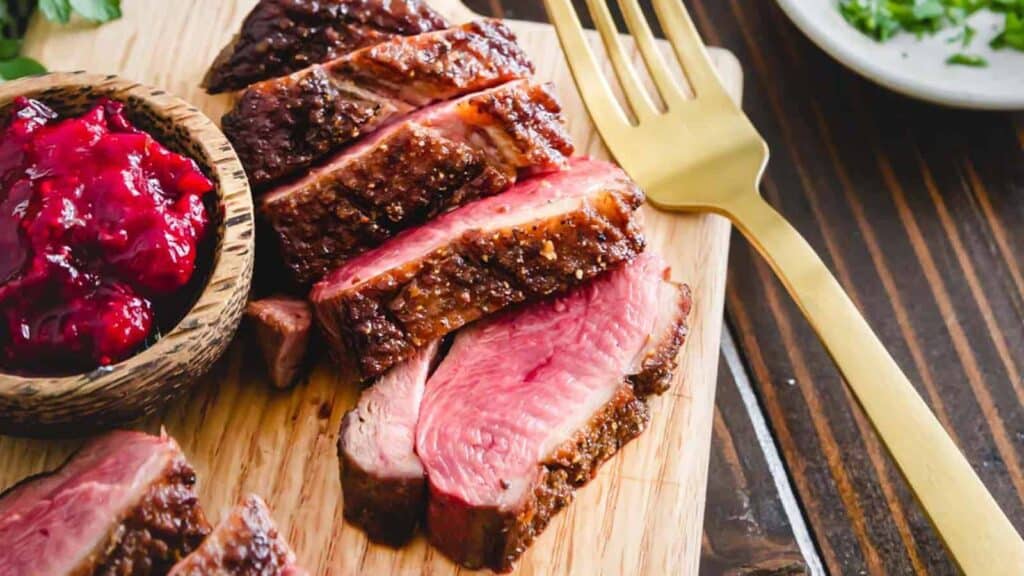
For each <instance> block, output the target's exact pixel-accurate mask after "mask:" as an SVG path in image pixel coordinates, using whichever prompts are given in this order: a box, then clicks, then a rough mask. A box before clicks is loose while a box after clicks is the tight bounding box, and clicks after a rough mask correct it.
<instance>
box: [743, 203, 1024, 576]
mask: <svg viewBox="0 0 1024 576" xmlns="http://www.w3.org/2000/svg"><path fill="white" fill-rule="evenodd" d="M755 196H756V201H755V200H753V199H750V196H749V195H746V196H745V197H744V199H743V201H742V202H737V203H736V204H735V205H734V206H730V210H728V212H729V214H728V215H729V216H731V217H732V219H733V221H734V223H735V224H736V225H737V226H738V227H739V229H740V230H741V231H742V232H743V234H744V236H746V237H747V239H749V240H750V242H751V243H752V244H754V246H755V247H756V248H757V250H758V251H759V252H760V253H761V254H762V255H763V256H764V257H765V258H766V259H767V260H768V263H769V264H770V265H771V267H772V269H773V270H774V271H775V273H776V274H777V275H778V277H779V278H780V279H781V280H782V283H783V284H784V285H785V286H786V290H788V291H789V293H790V295H791V296H792V297H793V299H794V300H795V301H796V303H797V305H799V307H800V309H801V310H802V311H803V313H804V316H806V317H807V319H808V320H809V321H810V323H811V326H812V327H813V328H814V330H815V332H817V334H818V337H819V338H820V339H821V342H822V343H823V344H824V345H825V348H826V349H827V350H828V353H829V355H831V356H832V359H833V360H834V361H835V363H836V365H837V366H838V367H839V371H840V372H841V373H842V375H843V378H844V379H845V380H846V383H847V385H849V387H850V389H851V390H852V391H853V394H854V396H855V397H856V398H857V400H858V402H859V403H860V405H861V407H862V408H863V409H864V412H865V413H866V414H867V416H868V419H869V420H870V421H871V423H872V424H873V425H874V427H875V430H876V431H877V433H878V435H879V436H880V437H881V438H882V441H883V443H884V444H885V446H886V448H888V450H889V453H890V454H891V455H892V457H893V459H894V460H895V461H896V464H897V465H898V466H899V469H900V471H901V472H902V473H903V475H904V477H905V478H906V479H907V482H908V483H909V484H910V487H911V488H912V489H913V491H914V494H916V495H917V498H918V500H919V501H920V503H921V505H922V506H923V507H924V510H925V512H926V513H927V514H928V516H929V517H930V518H931V521H932V523H933V524H934V525H935V527H936V529H937V530H938V532H939V534H940V535H941V537H942V539H943V541H944V542H945V543H946V546H947V547H948V549H949V550H950V552H951V553H952V555H953V557H954V558H955V559H956V561H957V563H958V564H959V565H960V568H961V569H962V570H963V571H964V572H965V573H966V574H968V575H973V574H984V575H989V574H1021V573H1024V541H1022V540H1021V538H1020V536H1019V535H1018V534H1017V531H1016V530H1015V529H1014V527H1013V525H1012V524H1011V523H1010V521H1009V519H1007V517H1006V515H1005V514H1003V511H1002V510H1000V509H999V505H998V504H996V501H995V499H994V498H993V497H992V495H991V494H989V492H988V490H987V489H986V488H985V486H984V484H982V482H981V479H980V478H979V477H978V475H977V474H975V472H974V470H973V469H972V468H971V465H970V464H969V463H968V462H967V459H966V458H965V457H964V455H963V454H962V453H961V452H960V450H959V449H958V448H957V446H956V444H955V443H954V442H953V440H952V439H951V438H950V437H949V435H948V434H947V433H946V431H945V430H944V429H943V427H942V425H941V424H940V423H939V421H938V419H937V418H936V417H935V415H934V414H932V412H931V410H929V409H928V405H927V404H925V402H924V400H923V399H922V398H921V396H920V395H919V394H918V393H917V391H916V390H915V389H914V386H913V385H912V384H911V383H910V380H908V379H907V377H906V376H905V375H904V374H903V372H902V371H901V370H900V367H899V366H898V365H897V364H896V361H895V360H893V358H892V356H891V355H889V352H888V351H887V350H886V349H885V346H883V345H882V342H881V341H880V340H879V339H878V336H876V335H875V333H874V331H873V330H872V329H871V327H870V326H869V325H868V323H867V321H866V320H865V319H864V316H862V315H861V313H860V312H859V311H858V310H857V307H856V306H855V305H854V303H853V302H852V301H851V300H850V297H849V296H848V295H847V294H846V292H845V291H844V290H843V288H842V286H840V284H839V282H838V281H837V280H836V278H835V276H833V275H832V273H831V272H829V270H828V268H827V267H826V266H825V264H824V262H822V261H821V259H820V258H819V257H818V255H817V254H816V253H815V252H814V249H813V248H811V246H810V245H809V244H808V243H807V241H806V240H804V238H803V237H802V236H801V235H800V233H799V232H798V231H797V230H796V228H794V227H793V226H792V225H791V224H790V223H789V222H787V221H786V220H785V219H784V218H783V217H782V216H781V215H780V214H779V213H778V212H776V211H775V209H774V208H772V207H771V206H770V205H769V204H768V203H767V202H766V201H764V200H763V199H762V198H761V197H760V195H755Z"/></svg>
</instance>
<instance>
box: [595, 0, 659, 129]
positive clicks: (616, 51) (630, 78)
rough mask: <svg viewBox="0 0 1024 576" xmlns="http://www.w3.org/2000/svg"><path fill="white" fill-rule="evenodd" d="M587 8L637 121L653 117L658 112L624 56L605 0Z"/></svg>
mask: <svg viewBox="0 0 1024 576" xmlns="http://www.w3.org/2000/svg"><path fill="white" fill-rule="evenodd" d="M587 7H589V8H590V14H591V16H593V18H594V25H595V26H597V30H598V32H600V33H601V39H602V40H603V41H604V46H605V50H607V52H608V58H609V59H610V60H611V61H612V67H613V68H614V69H615V73H616V75H617V76H618V78H619V85H620V86H622V91H623V93H625V95H626V99H627V100H628V101H629V104H630V106H631V107H632V108H633V113H634V114H636V117H637V119H638V120H644V119H646V118H650V117H652V116H654V115H655V114H657V113H658V110H657V109H656V108H655V107H654V102H653V101H652V100H651V97H650V95H649V94H648V93H647V89H646V88H644V86H643V84H641V83H640V77H639V76H637V73H636V69H635V68H634V66H633V64H632V62H630V58H629V57H627V56H626V50H625V49H624V48H623V47H622V40H621V39H620V38H619V31H618V29H616V27H615V21H614V20H612V14H611V12H610V11H609V10H608V4H606V0H587Z"/></svg>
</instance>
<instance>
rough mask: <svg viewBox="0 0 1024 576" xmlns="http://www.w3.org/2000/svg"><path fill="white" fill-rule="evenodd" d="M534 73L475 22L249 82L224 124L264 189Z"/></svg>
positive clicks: (506, 39) (515, 49) (510, 41)
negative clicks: (381, 131) (396, 126)
mask: <svg viewBox="0 0 1024 576" xmlns="http://www.w3.org/2000/svg"><path fill="white" fill-rule="evenodd" d="M532 73H533V65H532V64H531V63H530V60H529V58H528V57H527V56H526V54H525V53H523V51H522V50H521V49H520V48H519V46H518V45H517V44H516V39H515V35H514V34H513V33H512V31H511V30H509V28H508V27H507V26H506V25H505V24H504V23H502V22H501V21H500V20H480V21H476V22H471V23H469V24H464V25H462V26H457V27H455V28H449V29H446V30H441V31H437V32H430V33H426V34H420V35H418V36H408V37H397V38H393V39H391V40H388V41H386V42H382V43H380V44H377V45H374V46H371V47H368V48H364V49H362V50H358V51H356V52H353V53H351V54H346V55H345V56H342V57H341V58H337V59H335V60H332V61H330V62H326V63H324V64H317V65H314V66H311V67H309V68H305V69H303V70H300V71H299V72H295V73H294V74H291V75H289V76H283V77H280V78H274V79H271V80H265V81H263V82H260V83H258V84H254V85H252V86H250V87H249V88H248V89H246V90H245V92H244V93H243V94H242V96H241V98H240V99H239V100H238V102H237V103H236V104H235V106H234V108H233V109H232V110H231V111H230V112H228V113H227V114H226V115H225V116H224V118H223V119H222V120H221V124H222V126H223V128H224V133H225V134H226V135H227V137H228V138H229V139H230V140H231V143H232V144H233V145H234V148H235V151H236V152H237V153H238V156H239V158H240V159H241V160H242V164H243V166H245V170H246V172H247V173H248V175H249V179H250V181H252V183H253V184H255V185H257V186H262V185H264V184H266V183H268V182H270V181H272V180H277V179H280V178H282V177H284V176H288V175H290V174H294V173H296V172H299V171H301V170H303V169H305V168H308V167H309V166H311V165H313V163H315V162H317V161H319V160H322V159H323V158H325V157H326V156H327V155H329V154H330V153H331V152H334V151H337V150H338V149H340V148H341V147H342V146H344V145H345V144H348V143H350V142H352V141H353V140H355V139H356V138H358V137H360V136H362V135H364V134H368V133H370V132H372V131H373V130H375V129H376V128H378V127H380V126H381V125H382V124H385V123H387V122H389V121H393V120H394V119H396V118H398V117H400V116H402V115H404V114H408V113H410V112H412V111H414V110H416V109H419V108H422V107H424V106H426V105H428V104H432V103H435V102H440V101H442V100H450V99H452V98H456V97H459V96H463V95H466V94H472V93H474V92H478V91H480V90H484V89H487V88H492V87H494V86H498V85H500V84H504V83H506V82H509V81H512V80H516V79H520V78H528V77H529V76H530V75H531V74H532Z"/></svg>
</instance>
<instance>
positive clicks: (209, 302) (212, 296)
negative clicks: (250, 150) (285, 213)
mask: <svg viewBox="0 0 1024 576" xmlns="http://www.w3.org/2000/svg"><path fill="white" fill-rule="evenodd" d="M18 96H30V97H36V98H39V99H40V100H42V101H43V102H47V101H48V100H49V101H51V102H58V103H65V104H66V103H67V101H69V100H71V101H74V100H76V99H83V100H85V99H92V100H95V99H96V98H98V97H101V96H108V97H111V98H113V99H115V100H119V101H122V102H125V103H126V104H127V110H128V112H129V114H130V115H132V114H141V115H145V116H147V117H151V118H153V121H154V122H155V123H157V124H159V126H157V127H156V129H155V130H152V131H153V132H154V135H155V136H157V138H158V139H159V140H161V141H162V142H164V143H165V144H170V145H171V147H172V148H178V149H179V150H178V151H182V150H181V149H182V148H187V149H188V150H189V151H190V156H192V157H193V158H194V159H195V160H196V161H197V162H198V163H199V164H200V165H201V166H203V167H204V168H205V169H206V172H207V175H208V176H210V177H211V179H212V180H213V181H214V182H215V184H216V195H217V202H218V207H219V209H220V216H219V217H216V218H214V220H213V221H214V222H217V223H218V225H219V226H218V228H219V229H218V230H217V233H218V237H217V240H216V244H215V246H214V248H213V258H214V261H213V264H212V266H211V267H209V268H208V269H207V270H208V272H207V273H208V275H209V276H208V279H207V282H206V284H205V285H204V286H203V287H202V291H201V292H200V294H199V296H198V298H197V300H196V301H195V303H194V304H193V305H192V307H191V308H190V309H189V311H188V312H187V313H186V315H185V316H184V317H183V318H182V319H181V320H180V321H179V322H178V323H177V325H175V327H174V328H173V329H172V330H171V331H169V332H167V333H166V334H164V335H163V336H162V337H161V338H159V339H158V340H157V341H156V342H155V343H153V344H152V345H151V346H150V347H148V348H146V349H145V350H143V351H141V352H139V353H137V354H135V355H134V356H132V357H130V358H128V359H126V360H124V361H122V362H119V363H117V364H114V365H112V366H108V367H103V368H98V369H96V370H93V371H91V372H87V373H83V374H76V375H70V376H61V377H49V376H39V377H34V376H22V375H12V374H6V373H3V374H0V432H3V433H8V434H17V435H30V436H40V435H42V436H49V435H66V434H76V433H81V432H86V431H92V430H96V429H101V428H107V427H111V426H115V425H118V424H122V423H124V422H127V421H130V420H134V419H137V418H140V417H142V416H145V415H147V414H150V413H152V412H154V411H155V410H156V409H157V408H159V407H160V406H161V405H162V404H163V403H164V402H166V401H167V400H168V399H170V398H172V397H174V396H176V395H177V394H179V393H181V392H182V391H183V390H184V389H185V387H186V386H188V385H189V384H190V383H191V382H192V381H194V380H195V378H197V377H198V376H199V375H201V374H202V373H204V372H206V370H207V369H209V368H210V366H211V365H212V364H213V362H214V361H216V359H217V358H219V357H220V356H221V355H222V354H223V352H224V350H225V349H226V348H227V346H228V344H229V343H230V341H231V339H232V337H233V336H234V333H235V331H236V330H237V328H238V323H239V321H240V319H241V314H242V311H243V309H244V306H245V301H246V299H247V297H248V294H249V287H250V283H251V280H252V268H253V261H254V229H253V226H254V225H253V202H252V195H251V193H250V189H249V182H248V180H247V178H246V176H245V172H244V170H243V169H242V165H241V162H240V161H239V160H238V157H237V155H236V154H235V152H234V149H233V148H232V147H231V144H230V143H229V142H228V140H227V138H225V137H224V134H223V133H222V132H221V131H220V129H219V128H218V127H217V126H216V125H215V124H214V123H213V122H212V121H211V120H210V119H209V118H208V117H206V115H204V114H203V113H202V112H200V111H199V110H198V109H197V108H196V107H194V106H192V105H191V104H189V103H187V102H185V101H184V100H182V99H180V98H177V97H175V96H171V95H169V94H167V93H166V92H165V91H163V90H159V89H156V88H152V87H149V86H146V85H143V84H140V83H138V82H133V81H130V80H126V79H123V78H120V77H117V76H113V75H99V74H87V73H84V72H56V73H51V74H45V75H41V76H35V77H32V78H25V79H20V80H15V81H12V82H7V83H4V84H0V109H3V108H6V107H7V106H8V105H10V103H11V102H12V101H13V100H14V98H16V97H18ZM146 128H147V130H148V129H149V127H146ZM175 144H176V145H175Z"/></svg>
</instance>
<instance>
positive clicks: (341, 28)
mask: <svg viewBox="0 0 1024 576" xmlns="http://www.w3.org/2000/svg"><path fill="white" fill-rule="evenodd" d="M447 26H448V22H447V21H446V20H445V19H444V17H442V16H441V15H440V14H438V13H437V12H435V11H434V10H432V9H431V8H430V7H429V6H427V4H426V3H425V2H423V1H422V0H260V1H259V2H258V3H257V4H256V6H254V7H253V9H252V11H251V12H249V15H248V16H246V17H245V20H244V21H243V22H242V29H241V31H240V32H239V33H238V35H237V36H235V38H234V39H233V40H232V41H231V43H230V44H228V45H227V46H226V47H225V48H224V49H223V50H222V51H221V53H220V54H219V55H218V56H217V59H216V60H215V61H214V63H213V65H212V66H211V67H210V70H209V71H208V72H207V73H206V78H205V79H203V87H204V88H206V90H207V91H208V92H210V93H211V94H215V93H218V92H227V91H230V90H239V89H241V88H245V87H246V86H248V85H249V84H252V83H254V82H259V81H260V80H266V79H268V78H274V77H277V76H283V75H285V74H289V73H291V72H295V71H297V70H301V69H303V68H306V67H307V66H310V65H312V64H316V63H318V62H326V61H328V60H332V59H334V58H337V57H339V56H341V55H342V54H346V53H348V52H351V51H353V50H358V49H359V48H363V47H365V46H372V45H374V44H377V43H379V42H383V41H385V40H388V39H389V38H392V37H394V36H413V35H415V34H422V33H423V32H429V31H431V30H440V29H442V28H446V27H447Z"/></svg>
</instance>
